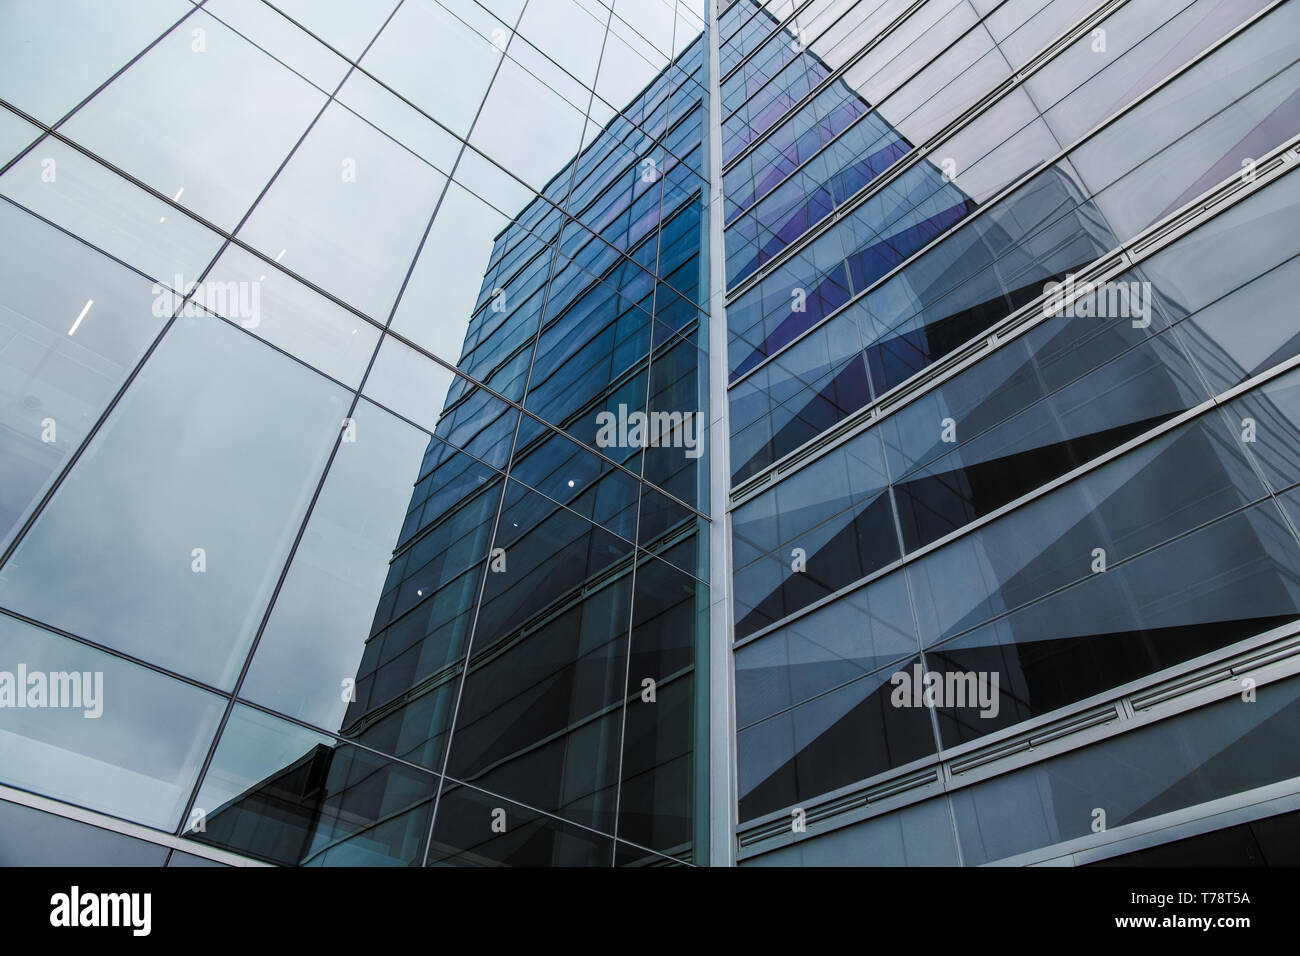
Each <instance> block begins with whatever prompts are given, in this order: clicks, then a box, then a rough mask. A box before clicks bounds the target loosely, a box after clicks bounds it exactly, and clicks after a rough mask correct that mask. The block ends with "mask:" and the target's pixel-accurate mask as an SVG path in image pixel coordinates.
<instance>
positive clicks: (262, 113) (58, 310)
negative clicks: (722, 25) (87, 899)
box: [0, 0, 709, 866]
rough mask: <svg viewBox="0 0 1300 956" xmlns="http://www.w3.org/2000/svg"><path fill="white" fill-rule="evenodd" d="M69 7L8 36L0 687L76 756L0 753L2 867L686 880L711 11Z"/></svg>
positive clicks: (558, 1)
mask: <svg viewBox="0 0 1300 956" xmlns="http://www.w3.org/2000/svg"><path fill="white" fill-rule="evenodd" d="M81 6H83V7H84V8H85V10H84V11H83V15H82V16H81V17H78V18H74V19H73V20H72V21H69V19H68V18H67V17H65V16H63V15H61V14H57V13H56V12H55V11H54V9H53V8H49V7H48V6H47V5H45V4H43V3H37V2H32V3H26V2H24V3H17V4H7V5H6V6H5V8H4V10H3V11H0V36H3V37H4V40H0V45H3V46H4V47H5V49H4V53H5V55H4V56H3V58H0V59H3V61H4V63H5V65H4V67H0V101H2V105H3V107H4V112H3V117H0V130H3V136H2V137H0V139H2V140H3V143H4V150H5V152H4V155H3V157H0V162H2V163H3V171H2V172H0V196H2V197H3V209H0V216H3V217H4V223H3V227H2V234H3V236H4V243H5V253H6V254H5V255H4V256H3V257H0V260H2V261H3V266H0V268H3V269H4V271H5V275H4V279H3V282H2V283H0V288H2V289H3V292H2V293H0V295H3V296H4V300H5V301H4V305H5V308H4V309H3V316H4V318H3V321H4V323H5V330H6V335H5V347H4V368H5V377H4V381H5V390H4V396H5V401H4V408H5V412H4V415H5V422H4V424H5V428H4V435H3V439H2V440H0V455H2V456H3V458H4V465H5V474H6V479H5V491H4V494H3V496H2V500H3V511H2V518H0V522H2V525H3V527H2V528H0V531H2V532H3V539H2V541H0V544H2V546H3V549H4V550H3V559H4V564H3V567H2V568H0V607H2V608H3V614H2V615H0V647H3V651H4V663H3V664H2V665H0V670H4V671H7V672H9V673H10V674H11V675H13V674H16V673H18V669H19V667H22V669H23V671H24V673H28V674H35V673H37V672H40V673H42V674H44V673H48V674H50V675H55V674H65V673H67V674H74V675H77V676H78V677H85V678H86V680H87V681H88V685H87V691H88V693H89V690H90V687H91V686H99V685H96V684H95V683H94V682H95V679H96V678H95V676H94V675H99V678H98V679H100V680H102V699H101V700H100V705H102V713H101V714H98V715H94V716H93V717H92V715H90V714H83V710H84V708H83V709H81V710H77V709H70V708H66V707H56V704H60V703H64V702H63V701H56V700H54V698H53V697H51V699H50V700H49V701H46V702H45V703H46V705H47V706H44V707H41V706H38V704H37V701H36V700H35V699H34V698H33V699H32V700H31V702H30V703H31V706H30V707H24V708H22V709H18V708H10V707H4V708H0V722H2V731H0V732H2V733H3V741H4V743H3V746H2V747H0V753H3V759H2V760H0V766H2V767H3V768H4V769H3V770H2V771H0V783H3V784H4V785H5V786H6V787H7V788H11V793H10V795H11V796H13V797H14V798H15V800H17V801H18V802H8V803H3V804H0V807H4V808H6V809H5V810H4V820H5V822H4V824H3V828H4V830H5V831H6V834H5V841H6V842H7V835H8V831H9V830H10V829H14V828H24V829H26V828H32V827H36V828H37V829H39V828H42V827H43V828H45V829H46V830H51V831H52V828H54V827H55V824H54V823H52V822H49V821H47V820H46V817H49V816H50V814H49V813H48V812H46V811H44V810H41V809H37V808H34V807H32V806H23V805H21V803H22V794H23V793H26V794H31V795H34V796H39V797H41V798H45V799H52V800H56V801H60V802H63V803H66V804H68V805H70V806H74V807H76V808H80V809H81V810H84V811H89V812H90V813H91V814H92V815H94V816H95V817H96V818H99V815H102V818H103V821H102V822H103V823H104V825H105V827H106V828H105V829H104V830H103V831H102V832H103V833H104V834H105V835H104V836H103V837H102V838H100V839H101V841H102V842H103V843H104V846H105V850H104V851H103V853H106V852H108V851H107V848H108V847H110V846H116V845H117V844H121V845H122V846H124V847H129V848H135V847H137V845H138V846H139V847H140V848H141V849H129V850H128V851H127V852H128V855H130V854H136V855H137V856H139V861H141V862H149V863H154V864H162V863H164V862H166V860H167V859H168V858H170V860H171V862H172V863H173V864H175V865H180V864H181V863H183V862H184V861H185V860H200V861H205V862H213V861H216V862H222V861H229V860H230V859H232V855H234V856H235V857H238V858H244V859H247V860H255V861H260V862H265V863H273V864H281V865H308V866H317V865H406V866H412V865H417V866H418V865H433V864H439V863H460V864H476V863H477V864H481V863H508V864H524V865H573V864H580V865H603V866H609V865H613V864H616V863H617V864H619V865H660V864H669V865H672V864H680V863H695V864H698V863H704V862H707V860H708V841H707V838H706V834H707V826H708V813H707V803H702V802H701V800H702V799H703V798H704V797H705V796H706V794H705V793H704V791H702V789H701V788H700V787H699V786H698V785H697V781H698V779H699V778H700V776H701V775H702V774H706V773H707V759H708V751H707V738H706V737H705V732H706V731H705V727H704V713H703V707H704V701H705V700H706V699H707V698H706V697H705V696H702V695H706V694H707V686H706V684H705V681H706V679H707V647H706V643H705V642H706V641H707V634H708V631H707V621H706V620H705V619H704V617H703V616H702V614H703V611H704V609H706V608H707V605H708V594H709V591H708V585H707V577H708V570H707V568H708V564H707V562H708V551H707V537H708V536H707V534H705V533H702V531H703V530H704V529H707V527H708V518H707V508H708V504H707V500H708V499H707V483H708V458H707V456H706V455H704V454H703V449H704V446H703V441H704V437H705V436H704V434H703V429H702V428H700V427H699V425H700V421H701V420H702V419H703V418H704V417H705V415H706V414H707V379H706V375H707V368H706V363H705V355H706V348H707V339H706V336H707V322H706V321H702V317H703V316H704V315H705V313H704V311H703V309H704V307H705V306H706V303H707V295H708V276H707V272H706V269H707V258H706V257H705V256H704V255H703V250H704V244H705V241H706V238H707V228H708V224H707V218H706V205H705V201H706V190H707V175H708V171H707V168H706V164H705V161H704V157H703V151H704V132H703V131H704V129H705V125H706V122H707V115H708V96H707V86H708V78H707V75H706V72H705V71H706V67H707V55H706V54H707V44H706V41H705V39H704V33H703V28H704V23H703V9H702V8H699V7H693V6H692V5H690V4H682V3H676V2H674V0H668V2H659V0H655V2H654V3H651V4H645V3H640V2H627V0H619V2H617V3H613V2H598V0H527V2H526V3H525V2H524V0H518V2H513V3H512V2H495V3H491V2H485V3H476V2H472V0H447V2H435V0H402V2H400V3H399V2H396V0H392V2H388V3H380V4H373V3H367V4H361V3H343V2H339V3H335V2H331V3H315V2H312V3H276V4H267V3H262V2H253V0H239V2H234V0H208V2H206V3H202V4H190V3H187V2H181V3H177V2H174V0H141V2H133V3H130V4H122V5H112V9H113V12H112V13H111V14H110V13H109V12H108V11H109V9H110V6H108V5H103V4H83V5H81ZM33 49H39V50H40V52H41V54H42V55H41V56H40V57H34V56H33V55H32V50H33ZM70 50H71V51H73V52H76V51H82V53H83V54H84V55H80V56H79V57H78V64H77V68H76V70H74V71H73V72H72V73H71V74H69V73H67V72H66V71H63V70H57V72H56V68H55V67H54V66H53V60H54V59H55V57H53V56H52V53H53V52H54V51H59V54H60V58H61V57H62V56H64V55H66V54H67V53H68V52H69V51H70ZM605 413H608V414H610V415H611V416H613V417H615V418H617V419H618V420H619V421H621V422H624V423H626V422H627V421H629V420H632V421H635V420H636V417H637V416H640V417H642V418H644V419H645V420H647V421H649V422H652V423H664V424H665V427H664V428H662V429H659V430H658V431H655V432H654V434H653V437H652V439H651V440H640V441H638V440H637V438H636V437H635V436H633V435H629V434H628V433H627V429H626V428H625V429H624V430H623V432H617V431H616V432H615V434H614V436H613V440H609V439H610V436H609V435H608V434H606V433H604V432H602V429H601V427H600V426H601V424H602V422H603V417H602V416H603V415H604V414H605ZM647 437H650V436H647ZM51 679H52V680H53V679H54V678H51ZM2 682H3V676H0V683H2ZM52 686H53V685H51V687H52ZM3 691H4V688H3V687H0V694H2V693H3ZM22 692H23V693H26V688H23V691H22ZM28 696H30V695H28ZM90 696H93V694H90ZM26 703H28V701H27V700H26V699H24V704H26ZM16 715H17V716H16ZM88 717H91V719H87V718H88ZM51 819H52V820H57V819H58V817H57V816H55V817H52V818H51ZM113 820H117V821H120V822H121V826H119V827H117V829H118V832H116V833H115V832H112V829H114V827H113ZM33 821H38V822H33ZM74 825H75V826H77V827H81V828H83V829H90V826H89V824H87V823H84V822H79V823H76V824H69V826H74ZM130 826H136V827H143V828H148V830H149V831H153V832H155V833H156V834H157V836H156V837H154V839H155V840H157V841H158V843H157V844H156V846H155V844H151V843H149V842H147V840H146V841H145V842H141V841H140V840H138V839H132V838H129V837H127V836H125V835H123V833H124V832H125V831H126V830H128V829H129V828H130ZM178 841H179V842H178ZM13 846H14V849H13V850H12V854H13V857H14V858H15V859H16V858H18V857H23V858H27V857H30V855H31V852H32V851H31V841H30V840H29V841H27V842H26V843H22V844H17V843H15V844H13ZM151 846H155V849H156V852H155V850H150V849H148V848H149V847H151ZM181 846H185V847H187V848H189V849H192V850H193V852H192V853H189V852H184V851H182V850H181V849H179V847H181ZM103 853H101V852H100V851H99V850H95V851H93V852H92V851H88V854H87V859H100V858H102V856H103ZM96 854H98V855H96ZM155 857H156V859H155ZM134 858H135V857H134V856H133V857H132V859H134Z"/></svg>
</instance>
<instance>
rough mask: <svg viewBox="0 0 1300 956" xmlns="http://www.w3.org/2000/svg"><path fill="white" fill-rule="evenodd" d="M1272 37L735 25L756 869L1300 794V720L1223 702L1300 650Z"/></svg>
mask: <svg viewBox="0 0 1300 956" xmlns="http://www.w3.org/2000/svg"><path fill="white" fill-rule="evenodd" d="M1298 17H1300V6H1298V5H1296V4H1294V3H1285V2H1284V3H1269V2H1266V0H1258V2H1252V0H1242V2H1218V0H1204V2H1202V0H1191V2H1182V0H1180V2H1177V3H1170V4H1143V3H1134V2H1129V3H1110V4H1099V3H1093V2H1087V0H1080V2H1074V0H1061V2H1048V0H1005V2H995V0H960V2H953V0H929V2H926V3H924V4H907V3H903V2H899V3H892V2H888V0H886V2H876V0H860V2H857V3H838V2H834V0H808V2H803V3H799V2H787V3H757V2H754V0H736V2H734V3H730V4H724V5H723V8H722V10H721V11H720V15H719V19H718V35H719V52H720V62H721V64H722V75H721V83H720V99H721V110H720V112H721V116H722V119H721V139H722V157H721V168H722V178H723V186H724V207H725V213H724V216H723V219H724V225H723V229H724V237H723V248H724V250H725V256H726V264H725V270H724V271H725V283H726V287H727V291H726V325H727V333H728V342H727V362H726V369H727V374H728V376H729V380H728V405H729V435H730V463H729V468H728V473H729V482H728V488H729V492H730V505H729V515H728V521H729V526H730V532H731V554H730V557H731V584H732V602H731V609H732V614H733V620H732V634H733V639H734V675H735V685H734V686H735V691H734V692H735V711H734V719H735V724H736V729H735V762H736V766H735V773H736V777H735V789H736V799H737V826H738V841H737V843H738V854H737V855H738V857H739V862H740V863H741V864H742V865H779V866H784V865H800V864H802V865H892V866H901V865H966V866H974V865H980V864H984V863H992V862H1000V861H1007V862H1021V863H1023V862H1038V861H1043V860H1048V859H1057V858H1065V857H1067V856H1068V855H1069V854H1073V853H1075V852H1076V851H1078V850H1079V849H1080V848H1083V849H1084V850H1086V851H1087V852H1089V853H1092V852H1095V849H1096V847H1097V846H1100V845H1102V844H1104V843H1105V842H1106V841H1108V840H1112V839H1118V838H1119V836H1118V835H1117V836H1115V837H1111V836H1110V835H1108V834H1110V833H1112V832H1115V831H1118V834H1122V835H1132V834H1135V833H1141V832H1145V830H1147V829H1150V828H1153V827H1156V826H1158V825H1159V824H1160V822H1161V821H1164V820H1166V819H1168V815H1170V814H1174V815H1179V814H1182V815H1183V816H1185V817H1187V818H1189V819H1193V818H1195V817H1196V816H1197V814H1198V813H1199V814H1200V815H1201V816H1208V815H1209V814H1208V811H1204V810H1198V808H1201V807H1203V806H1204V805H1208V804H1209V803H1211V802H1213V801H1225V800H1226V801H1229V802H1233V801H1236V802H1237V803H1239V804H1241V805H1248V804H1249V803H1250V800H1251V797H1250V796H1249V794H1250V793H1251V792H1254V791H1257V790H1259V789H1260V788H1264V789H1267V788H1270V787H1272V788H1276V787H1284V788H1285V787H1290V788H1291V790H1295V789H1297V787H1296V777H1297V773H1300V771H1298V770H1297V768H1295V767H1292V766H1290V764H1289V763H1288V762H1286V761H1282V760H1277V759H1274V758H1273V757H1270V756H1268V755H1270V754H1277V753H1278V752H1280V751H1289V750H1290V749H1292V748H1293V747H1294V745H1295V743H1296V742H1297V739H1298V738H1297V733H1298V731H1297V727H1300V725H1298V724H1297V723H1296V721H1295V717H1294V715H1289V713H1288V711H1287V706H1288V703H1287V699H1288V688H1289V684H1290V683H1293V682H1294V681H1291V682H1288V681H1286V680H1282V681H1280V682H1278V683H1275V684H1270V685H1269V686H1267V687H1262V688H1260V689H1259V696H1258V697H1255V696H1254V692H1253V690H1252V691H1250V692H1247V691H1242V692H1241V693H1240V694H1239V695H1236V696H1234V691H1240V690H1241V686H1240V684H1241V682H1242V681H1243V679H1244V678H1245V677H1247V676H1249V675H1250V674H1251V673H1252V672H1251V671H1250V670H1249V669H1247V668H1246V667H1245V665H1242V664H1241V663H1240V661H1241V659H1242V658H1241V655H1242V654H1243V652H1246V653H1249V652H1251V651H1252V650H1255V649H1258V648H1262V647H1268V646H1271V643H1275V642H1277V641H1278V640H1280V639H1281V640H1284V639H1286V638H1287V637H1289V635H1291V634H1293V633H1294V630H1295V625H1294V622H1295V621H1296V619H1297V616H1300V538H1298V537H1297V527H1300V526H1298V525H1297V524H1296V521H1295V519H1296V517H1297V515H1296V513H1295V509H1294V505H1293V504H1292V500H1291V499H1292V498H1293V496H1294V494H1295V490H1294V489H1295V485H1296V482H1297V481H1300V471H1297V470H1296V469H1295V468H1291V467H1288V466H1287V465H1286V464H1284V462H1285V461H1287V460H1289V459H1291V458H1293V457H1294V451H1293V449H1294V448H1295V447H1296V443H1297V438H1298V437H1300V434H1298V433H1297V426H1300V417H1297V415H1296V414H1295V411H1294V410H1293V409H1292V408H1291V407H1290V404H1289V402H1288V399H1287V396H1289V395H1290V393H1291V392H1292V391H1293V390H1294V389H1295V387H1296V382H1297V381H1300V379H1297V378H1296V376H1297V374H1300V372H1297V371H1296V370H1295V369H1294V366H1295V365H1296V356H1297V354H1300V345H1298V344H1297V337H1296V333H1297V327H1296V323H1295V319H1294V317H1293V316H1292V315H1291V314H1290V313H1291V311H1293V310H1291V308H1290V306H1289V304H1288V303H1289V302H1290V301H1291V300H1292V298H1293V297H1294V294H1295V291H1296V288H1297V286H1296V282H1297V280H1298V279H1300V272H1296V271H1295V270H1294V269H1293V266H1295V264H1296V262H1297V261H1298V260H1297V259H1296V258H1295V257H1296V256H1297V255H1298V254H1300V246H1297V245H1296V240H1295V238H1294V232H1295V230H1294V228H1293V227H1292V225H1291V224H1292V222H1293V221H1294V219H1295V216H1296V214H1297V211H1300V177H1297V176H1296V175H1294V174H1290V175H1288V174H1289V173H1290V171H1291V169H1292V168H1294V165H1295V153H1294V152H1293V149H1294V146H1295V144H1296V142H1297V134H1298V133H1300V42H1298V41H1297V39H1296V38H1297V36H1300V19H1297V18H1298ZM1270 162H1272V163H1273V164H1274V165H1273V166H1270V167H1268V168H1270V169H1273V170H1274V171H1275V172H1276V173H1277V175H1275V176H1268V177H1264V176H1257V175H1256V169H1257V168H1259V167H1260V165H1261V164H1268V163H1270ZM1211 197H1214V198H1211ZM1076 277H1077V279H1078V280H1079V282H1078V284H1077V285H1076V283H1075V279H1076ZM1279 653H1281V652H1279ZM1283 656H1284V657H1285V659H1286V660H1287V661H1288V664H1287V666H1288V667H1293V666H1294V656H1293V655H1291V654H1290V653H1289V652H1288V653H1287V654H1286V655H1283ZM1234 665H1235V666H1236V669H1233V666H1234ZM1215 669H1218V670H1220V671H1222V673H1221V674H1220V677H1221V678H1222V680H1221V682H1220V683H1218V684H1214V683H1213V682H1212V680H1211V678H1210V677H1205V678H1204V680H1202V681H1201V682H1200V683H1196V682H1192V683H1191V684H1189V685H1188V686H1195V687H1197V688H1201V687H1203V686H1206V685H1209V686H1217V687H1218V688H1219V690H1218V692H1217V697H1218V698H1219V699H1217V700H1213V701H1212V700H1210V699H1202V698H1195V697H1191V696H1188V695H1187V694H1186V693H1183V692H1182V691H1178V690H1176V689H1168V690H1166V689H1162V690H1160V691H1159V693H1157V690H1156V689H1157V688H1169V687H1176V685H1177V684H1178V681H1179V680H1186V678H1184V677H1180V676H1179V675H1184V674H1187V673H1192V672H1196V673H1201V674H1208V673H1210V672H1213V671H1214V670H1215ZM1289 673H1291V671H1284V673H1283V674H1282V675H1280V676H1286V674H1289ZM1252 679H1253V678H1252ZM1254 686H1255V685H1254V684H1252V685H1251V687H1252V688H1253V687H1254ZM1157 697H1158V698H1159V700H1160V701H1161V703H1160V706H1148V702H1149V701H1150V700H1153V699H1155V698H1157ZM1266 698H1267V699H1266ZM1049 742H1050V743H1049ZM1247 766H1250V767H1256V768H1258V769H1257V770H1255V771H1251V772H1246V770H1245V767H1247ZM1288 781H1289V783H1288ZM1288 792H1289V791H1288ZM1098 821H1101V822H1098ZM1152 859H1155V857H1154V856H1153V857H1152Z"/></svg>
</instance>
